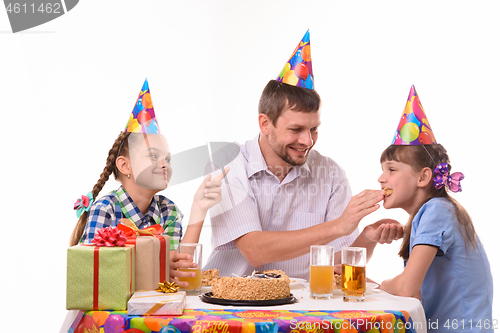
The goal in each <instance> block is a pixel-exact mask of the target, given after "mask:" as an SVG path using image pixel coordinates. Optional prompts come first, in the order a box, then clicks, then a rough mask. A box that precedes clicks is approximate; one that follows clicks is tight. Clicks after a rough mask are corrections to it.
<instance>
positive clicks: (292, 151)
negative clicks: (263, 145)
mask: <svg viewBox="0 0 500 333" xmlns="http://www.w3.org/2000/svg"><path fill="white" fill-rule="evenodd" d="M320 124H321V121H320V112H319V111H318V112H299V111H293V110H290V109H288V108H287V109H285V111H284V112H283V113H282V114H281V116H280V117H279V118H278V120H277V121H276V126H273V125H272V124H271V125H270V126H269V145H270V146H271V148H272V150H273V151H274V152H275V153H276V155H278V156H279V157H280V158H281V159H282V160H283V161H285V162H286V163H288V164H290V165H302V164H304V163H305V162H306V161H307V156H308V155H309V152H310V151H311V149H312V147H314V144H315V143H316V141H317V139H318V127H319V125H320Z"/></svg>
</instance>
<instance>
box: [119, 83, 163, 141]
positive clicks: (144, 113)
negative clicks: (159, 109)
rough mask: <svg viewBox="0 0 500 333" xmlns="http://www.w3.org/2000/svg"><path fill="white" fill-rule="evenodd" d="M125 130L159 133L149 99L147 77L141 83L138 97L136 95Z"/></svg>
mask: <svg viewBox="0 0 500 333" xmlns="http://www.w3.org/2000/svg"><path fill="white" fill-rule="evenodd" d="M125 132H132V133H150V134H160V128H159V127H158V121H157V120H156V116H155V109H154V108H153V102H152V101H151V93H150V91H149V84H148V79H146V80H145V81H144V84H143V85H142V89H141V92H140V93H139V97H137V101H136V102H135V106H134V109H133V110H132V113H131V114H130V118H129V119H128V123H127V126H125Z"/></svg>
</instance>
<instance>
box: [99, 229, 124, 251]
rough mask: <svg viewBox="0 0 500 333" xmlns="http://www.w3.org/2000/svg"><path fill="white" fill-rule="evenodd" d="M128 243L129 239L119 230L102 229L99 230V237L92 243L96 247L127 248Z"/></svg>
mask: <svg viewBox="0 0 500 333" xmlns="http://www.w3.org/2000/svg"><path fill="white" fill-rule="evenodd" d="M126 241H127V237H125V234H124V232H123V231H121V230H118V229H117V228H111V227H107V228H102V229H99V230H97V235H95V236H94V239H93V240H92V243H94V245H95V246H108V247H113V246H125V242H126Z"/></svg>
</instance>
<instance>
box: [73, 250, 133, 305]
mask: <svg viewBox="0 0 500 333" xmlns="http://www.w3.org/2000/svg"><path fill="white" fill-rule="evenodd" d="M67 274H68V275H67V288H66V308H67V309H68V310H126V309H127V302H128V300H129V299H130V297H131V296H132V294H133V293H134V291H135V247H134V246H133V245H126V246H116V247H105V246H104V247H98V246H84V245H76V246H73V247H70V248H69V249H68V266H67Z"/></svg>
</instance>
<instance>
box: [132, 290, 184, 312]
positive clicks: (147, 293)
mask: <svg viewBox="0 0 500 333" xmlns="http://www.w3.org/2000/svg"><path fill="white" fill-rule="evenodd" d="M185 306H186V292H185V291H178V292H176V293H161V292H158V291H154V290H141V291H136V292H135V293H134V295H133V296H132V298H130V300H129V301H128V305H127V313H128V314H129V315H140V316H165V315H182V313H183V312H184V307H185Z"/></svg>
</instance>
